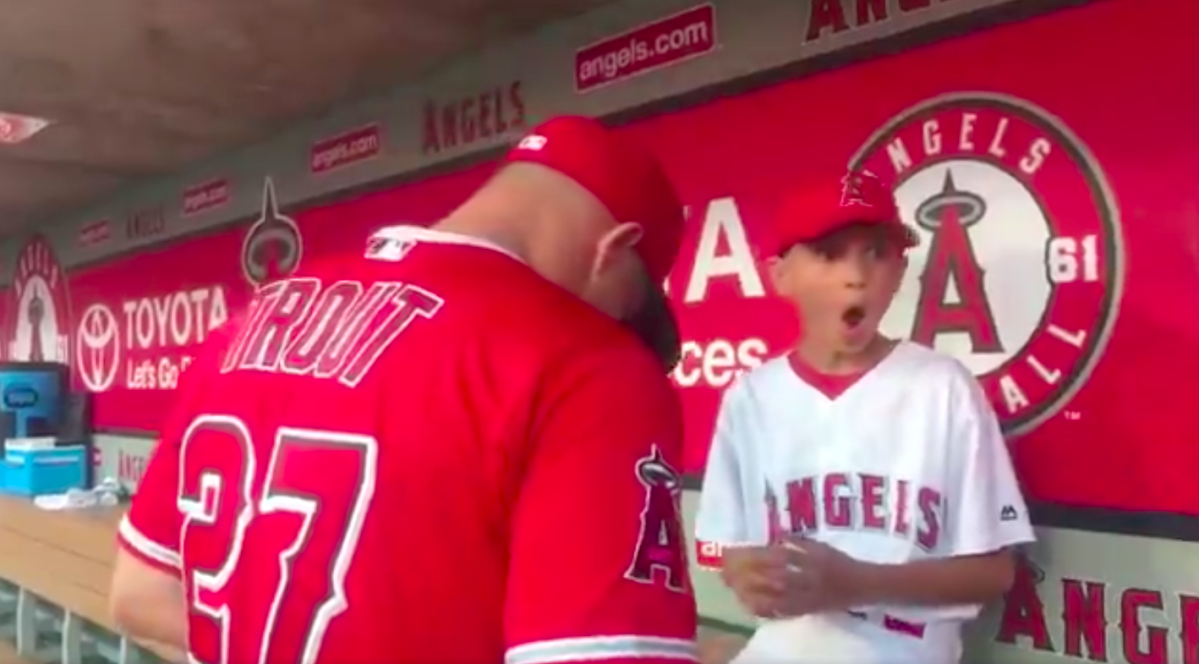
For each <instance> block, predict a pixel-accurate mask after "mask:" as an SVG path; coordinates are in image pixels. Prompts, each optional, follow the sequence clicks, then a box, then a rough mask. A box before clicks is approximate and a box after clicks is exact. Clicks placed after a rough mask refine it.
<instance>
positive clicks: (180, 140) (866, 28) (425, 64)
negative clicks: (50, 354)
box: [0, 0, 1079, 281]
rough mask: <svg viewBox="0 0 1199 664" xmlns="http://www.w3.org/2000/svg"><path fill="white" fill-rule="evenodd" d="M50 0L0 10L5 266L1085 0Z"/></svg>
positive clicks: (328, 192) (326, 191)
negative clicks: (41, 238)
mask: <svg viewBox="0 0 1199 664" xmlns="http://www.w3.org/2000/svg"><path fill="white" fill-rule="evenodd" d="M62 2H69V3H71V4H72V5H73V7H72V8H71V9H63V7H62ZM62 2H59V3H53V4H54V5H55V7H54V9H51V8H49V7H45V8H43V7H42V6H41V4H39V3H16V2H12V3H9V4H11V5H12V8H11V9H9V10H8V11H7V12H6V14H5V20H4V21H0V111H10V112H23V113H29V114H33V115H38V116H43V117H48V118H51V119H53V120H54V121H55V123H56V124H54V125H52V126H50V127H49V128H47V129H46V130H45V131H43V132H42V133H41V134H39V135H36V136H35V137H34V138H33V139H32V140H30V141H29V142H28V143H27V144H25V145H19V146H15V147H5V148H3V149H0V281H5V280H8V279H11V274H12V272H11V268H12V262H13V260H14V259H15V258H16V254H17V250H18V249H19V247H20V243H21V242H22V240H23V237H24V236H27V235H28V233H29V232H32V231H34V230H36V231H38V232H40V233H42V234H44V235H46V236H47V238H48V239H49V240H50V244H51V245H52V247H53V248H54V250H55V253H56V254H57V256H58V260H59V261H61V262H62V263H63V264H64V265H65V266H71V265H77V264H80V263H88V262H92V261H96V260H102V259H104V258H105V257H108V256H112V255H113V254H114V253H124V252H126V251H130V250H135V249H137V248H139V247H145V246H147V245H151V244H155V243H158V242H162V241H163V240H167V239H169V238H172V237H179V236H181V235H186V234H191V233H196V232H200V231H202V230H204V229H208V228H212V227H214V226H220V225H222V224H227V223H230V222H233V221H237V220H245V219H249V218H251V217H252V216H253V215H255V214H257V212H258V209H259V207H260V200H261V191H262V186H263V178H264V176H266V175H270V176H271V177H272V178H273V181H274V184H275V189H276V191H277V193H278V198H279V201H280V203H281V204H282V205H284V206H285V207H286V206H288V205H293V204H298V203H301V202H305V201H309V202H310V201H312V200H313V199H319V198H321V197H328V196H337V195H345V193H346V192H347V191H348V190H349V189H352V188H354V187H371V186H378V185H377V183H378V182H379V181H380V179H381V178H382V179H386V178H392V179H394V178H397V177H399V178H403V177H420V176H421V174H422V173H425V172H426V171H424V170H423V169H428V168H437V167H441V166H444V165H446V164H452V163H453V162H455V160H459V159H462V158H464V157H466V158H469V156H470V155H475V154H478V153H479V152H480V151H481V150H487V149H490V148H495V147H497V146H499V145H502V144H505V143H506V142H507V141H509V140H511V139H512V137H513V136H514V134H516V133H519V131H520V128H521V126H523V125H527V124H528V123H529V122H533V121H536V120H537V119H539V118H542V117H544V116H546V115H548V114H552V113H558V112H579V113H588V114H597V115H611V114H614V113H620V112H625V111H628V110H629V109H635V108H639V107H640V108H644V107H645V105H646V104H653V103H655V102H657V101H659V100H662V99H664V98H669V97H676V98H677V97H678V96H679V95H684V94H688V93H694V92H695V91H696V90H699V91H700V92H698V95H699V96H700V97H707V98H711V97H712V96H713V95H712V93H711V92H704V91H703V89H704V88H705V87H707V86H713V85H716V86H720V87H721V88H722V89H721V90H719V91H718V93H721V94H723V93H727V92H730V91H733V90H734V89H736V88H737V87H738V85H739V84H737V83H730V81H734V80H736V79H744V78H745V77H747V76H749V77H751V79H752V77H754V76H759V75H761V74H760V72H763V71H765V70H770V69H775V68H779V67H788V68H791V69H792V70H793V71H792V72H791V73H789V74H788V75H789V76H794V75H797V74H800V73H802V71H795V68H798V69H799V70H803V69H804V68H809V69H811V68H827V67H829V66H834V65H837V64H839V63H844V62H845V61H849V60H853V59H860V58H862V57H867V56H869V55H874V54H877V53H878V52H880V51H882V52H885V51H887V50H902V49H905V48H910V47H911V46H912V45H913V44H917V43H921V42H927V41H930V40H933V39H936V38H939V37H943V36H945V35H946V34H955V33H961V32H963V31H966V30H969V29H973V28H976V27H980V26H985V25H988V24H991V23H994V22H1002V21H1012V20H1019V19H1020V18H1021V17H1023V16H1025V15H1028V14H1034V13H1039V12H1043V11H1046V10H1049V9H1052V8H1054V7H1057V6H1062V5H1071V4H1078V2H1079V0H1054V1H1053V2H1041V1H1039V0H870V2H865V3H861V2H858V1H857V0H817V1H816V2H815V3H812V2H809V0H735V1H727V0H715V1H714V2H703V1H701V0H623V1H620V2H602V1H601V0H569V2H566V1H564V0H558V1H551V0H537V1H530V0H521V1H520V2H516V1H515V0H445V1H442V2H436V3H421V2H416V1H415V0H403V1H399V2H379V1H378V0H374V1H372V0H339V1H338V2H336V3H331V2H313V1H308V2H300V3H296V2H279V1H278V0H255V1H254V2H234V1H232V0H213V1H212V2H207V3H204V2H182V3H181V2H154V1H150V0H112V2H107V3H102V4H100V5H93V4H89V3H83V2H79V1H78V0H62ZM599 4H602V5H603V6H600V7H598V8H595V9H593V10H591V11H589V12H587V13H584V14H583V15H579V16H573V17H568V16H564V15H565V14H569V13H572V12H576V13H577V12H578V11H580V10H581V9H583V8H585V7H586V6H588V5H599ZM26 5H28V6H26ZM551 7H552V8H554V9H553V11H550V10H549V8H551ZM555 17H556V18H558V19H561V20H557V21H554V22H552V23H551V24H548V25H545V26H542V27H541V28H540V29H537V30H536V31H535V32H534V33H532V34H526V35H525V36H522V37H520V38H513V39H508V40H504V39H501V38H500V35H502V34H505V33H513V32H516V31H519V30H521V29H524V28H528V27H529V26H531V25H533V24H535V23H538V22H539V21H546V20H550V19H552V18H555ZM488 40H493V41H495V43H492V44H491V45H488V46H485V47H482V49H483V50H481V51H476V52H473V53H467V54H463V53H462V52H463V51H464V50H467V51H469V50H470V49H472V48H477V47H480V44H482V43H483V42H486V41H488ZM630 49H633V50H635V49H641V50H640V51H638V52H636V53H632V51H631V50H630ZM453 54H457V55H458V57H456V58H454V57H451V56H452V55H453ZM630 54H631V55H630ZM447 57H450V58H451V60H450V62H448V63H442V64H440V65H437V64H435V63H437V62H440V61H442V60H445V59H446V58H447ZM766 76H768V77H769V76H772V75H771V74H766ZM773 76H774V78H775V79H777V78H778V76H777V75H773ZM405 78H406V79H408V81H409V82H408V83H406V84H404V83H399V84H398V85H394V86H392V87H390V88H388V87H387V86H386V85H384V83H386V82H388V81H391V80H397V81H398V80H399V79H405ZM749 82H750V83H753V81H752V80H750V81H749ZM730 86H731V87H730ZM367 88H377V89H381V90H385V91H384V92H381V93H375V94H374V95H366V96H363V95H358V101H355V102H343V103H338V104H335V106H334V107H333V108H332V109H331V110H327V111H326V109H329V107H330V105H331V104H334V102H335V101H336V100H338V99H340V98H342V97H344V96H346V95H347V94H352V93H354V92H356V91H357V92H360V91H363V90H365V89H367ZM695 101H697V99H694V100H692V101H691V102H688V101H687V100H682V104H683V105H686V104H687V103H695ZM657 110H661V109H657ZM635 112H636V111H635ZM431 113H432V114H434V115H436V118H435V120H434V121H433V123H432V124H430V122H429V121H428V120H429V119H430V114H431ZM641 114H644V112H641ZM301 116H310V117H309V119H307V120H303V121H294V122H293V121H292V120H294V119H295V118H297V117H301ZM214 155H215V156H214ZM5 239H7V240H8V241H7V242H4V240H5Z"/></svg>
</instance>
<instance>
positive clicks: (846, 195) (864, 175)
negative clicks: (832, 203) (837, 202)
mask: <svg viewBox="0 0 1199 664" xmlns="http://www.w3.org/2000/svg"><path fill="white" fill-rule="evenodd" d="M868 186H875V187H881V186H882V183H880V182H878V178H876V177H875V175H874V173H871V172H870V171H853V172H851V173H849V174H848V175H846V176H845V177H843V178H841V207H849V206H850V205H865V206H867V207H873V206H872V205H871V204H870V201H869V200H868V199H867V196H866V195H865V194H863V193H862V188H863V187H868ZM876 191H877V189H876Z"/></svg>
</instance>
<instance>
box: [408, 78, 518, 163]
mask: <svg viewBox="0 0 1199 664" xmlns="http://www.w3.org/2000/svg"><path fill="white" fill-rule="evenodd" d="M424 116H425V117H424V128H423V133H422V137H421V151H422V152H424V153H425V154H436V153H438V152H443V151H445V150H452V149H456V148H464V147H470V146H471V145H473V144H474V143H476V142H478V141H484V140H487V139H490V138H495V137H499V136H503V135H504V134H507V133H508V132H510V131H514V130H519V129H523V128H524V127H525V125H526V121H527V113H526V108H525V98H524V90H523V87H522V84H521V82H520V81H512V82H511V83H509V84H508V85H506V86H501V87H496V88H490V89H487V90H483V91H481V92H479V93H477V94H473V95H468V96H466V97H460V98H458V99H449V100H434V99H430V100H428V101H426V102H425V112H424Z"/></svg>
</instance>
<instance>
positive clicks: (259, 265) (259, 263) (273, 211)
mask: <svg viewBox="0 0 1199 664" xmlns="http://www.w3.org/2000/svg"><path fill="white" fill-rule="evenodd" d="M303 255H304V239H303V237H302V236H301V235H300V227H299V226H297V225H296V222H295V220H294V219H292V218H291V217H286V216H284V215H283V214H280V212H279V201H278V199H277V198H276V197H275V183H274V181H272V180H271V179H270V178H269V177H268V178H267V179H266V182H265V183H264V184H263V187H262V210H261V211H260V212H259V214H258V219H257V220H256V221H255V222H254V223H253V224H252V225H251V226H250V229H249V230H248V231H246V238H245V240H243V241H242V245H241V269H242V273H243V274H245V275H246V279H247V280H248V281H249V282H250V283H252V284H254V285H255V286H261V285H263V284H266V283H269V282H272V281H275V280H277V279H282V278H284V277H289V276H291V275H292V274H293V273H294V272H295V271H296V268H298V267H300V259H301V258H302V257H303Z"/></svg>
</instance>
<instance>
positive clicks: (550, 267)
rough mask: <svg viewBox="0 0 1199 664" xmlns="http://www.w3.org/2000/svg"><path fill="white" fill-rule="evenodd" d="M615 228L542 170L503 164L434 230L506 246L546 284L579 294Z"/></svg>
mask: <svg viewBox="0 0 1199 664" xmlns="http://www.w3.org/2000/svg"><path fill="white" fill-rule="evenodd" d="M615 227H616V220H615V219H614V218H613V217H612V215H611V213H609V212H608V210H607V209H606V208H605V207H604V206H603V204H602V203H600V201H599V200H598V199H597V198H596V197H595V196H594V195H592V194H591V192H589V191H587V190H586V189H584V188H583V187H582V186H581V185H579V184H578V183H577V182H575V181H574V180H572V179H571V178H569V177H567V176H565V175H563V174H561V173H559V172H557V171H555V170H553V169H551V168H547V167H545V166H541V165H539V164H531V163H514V164H507V165H505V166H503V167H501V168H500V169H499V170H498V171H496V173H495V175H493V176H492V177H491V179H490V180H488V181H487V183H486V184H484V185H483V186H482V187H481V188H480V189H479V190H478V191H477V192H475V194H474V195H473V196H471V197H470V198H469V199H468V200H467V201H466V202H465V203H463V204H462V205H461V206H460V207H459V208H458V209H457V210H455V211H454V212H453V213H451V214H450V215H449V216H448V217H446V218H445V220H443V221H442V222H441V223H440V224H438V225H437V228H438V229H441V230H447V231H452V232H456V233H465V234H470V235H475V236H478V237H482V238H484V239H487V240H489V241H491V242H495V243H496V244H499V245H501V246H504V247H506V248H508V249H510V250H511V251H513V252H514V253H516V254H517V255H518V256H520V257H521V258H523V259H524V260H525V261H526V262H528V263H529V265H530V266H532V267H533V269H535V270H537V271H538V272H540V273H541V274H542V275H543V276H545V277H546V278H547V279H549V280H551V281H553V282H555V283H557V284H559V285H561V286H563V287H565V288H567V289H569V290H572V291H575V292H580V290H581V289H582V288H583V285H584V283H585V282H586V281H587V279H588V277H589V275H590V272H591V258H592V256H593V255H594V253H595V251H596V246H597V244H599V243H600V242H601V240H602V238H603V237H604V236H605V234H607V233H609V232H611V231H612V230H613V228H615Z"/></svg>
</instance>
